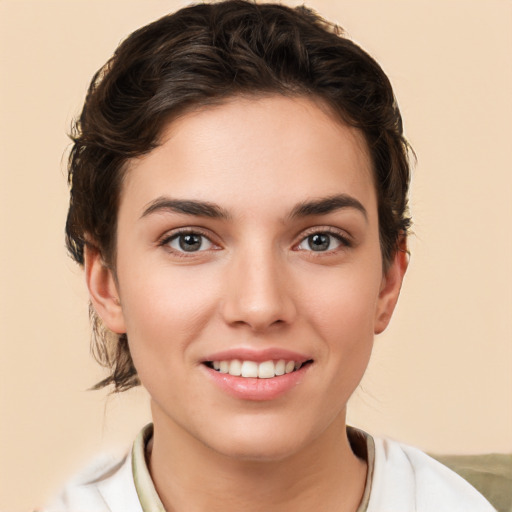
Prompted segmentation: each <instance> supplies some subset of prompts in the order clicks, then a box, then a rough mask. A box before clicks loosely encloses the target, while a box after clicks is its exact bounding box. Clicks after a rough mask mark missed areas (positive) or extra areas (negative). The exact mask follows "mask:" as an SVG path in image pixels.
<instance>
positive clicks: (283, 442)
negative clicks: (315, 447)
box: [203, 418, 315, 462]
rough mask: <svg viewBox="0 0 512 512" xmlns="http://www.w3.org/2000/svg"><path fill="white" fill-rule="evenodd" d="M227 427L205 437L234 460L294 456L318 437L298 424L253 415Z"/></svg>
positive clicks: (213, 447) (269, 459) (265, 459)
mask: <svg viewBox="0 0 512 512" xmlns="http://www.w3.org/2000/svg"><path fill="white" fill-rule="evenodd" d="M238 423H239V424H238V425H236V426H235V425H233V426H232V427H231V428H229V429H226V428H225V427H221V428H220V429H219V435H218V436H215V435H211V434H213V431H210V435H209V436H208V437H209V439H207V440H206V439H205V440H203V442H205V444H206V445H207V446H209V447H210V448H211V449H213V450H214V451H216V452H217V453H219V454H221V455H224V456H226V457H229V458H231V459H233V460H240V461H253V462H271V461H281V460H284V459H286V458H288V457H291V456H293V455H295V454H297V453H298V452H300V451H301V450H302V449H304V448H305V447H306V446H307V445H308V444H310V443H312V442H313V441H314V438H315V436H314V435H313V434H312V433H311V432H306V431H304V430H301V431H297V430H296V429H297V426H298V425H297V424H295V425H286V423H281V424H278V425H276V422H275V421H271V420H270V421H269V420H267V421H265V420H264V419H263V418H258V419H255V418H252V420H250V423H246V424H244V422H238Z"/></svg>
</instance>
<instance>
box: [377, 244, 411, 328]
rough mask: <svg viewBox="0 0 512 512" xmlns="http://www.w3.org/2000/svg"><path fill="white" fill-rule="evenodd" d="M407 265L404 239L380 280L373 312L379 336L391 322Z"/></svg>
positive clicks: (407, 256) (407, 257) (407, 258)
mask: <svg viewBox="0 0 512 512" xmlns="http://www.w3.org/2000/svg"><path fill="white" fill-rule="evenodd" d="M408 265H409V253H408V251H407V240H406V238H405V237H404V238H403V240H402V241H401V242H400V245H399V248H398V250H397V251H396V254H395V256H394V258H393V261H392V262H391V265H390V266H389V268H388V270H387V272H386V273H385V275H384V276H383V278H382V285H381V289H380V292H379V298H378V302H377V309H376V312H375V329H374V332H375V334H380V333H381V332H382V331H384V329H386V327H387V326H388V324H389V321H390V320H391V316H392V315H393V311H394V310H395V306H396V303H397V301H398V296H399V295H400V289H401V288H402V282H403V279H404V275H405V272H406V270H407V267H408Z"/></svg>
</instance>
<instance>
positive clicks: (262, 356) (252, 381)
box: [200, 348, 312, 402]
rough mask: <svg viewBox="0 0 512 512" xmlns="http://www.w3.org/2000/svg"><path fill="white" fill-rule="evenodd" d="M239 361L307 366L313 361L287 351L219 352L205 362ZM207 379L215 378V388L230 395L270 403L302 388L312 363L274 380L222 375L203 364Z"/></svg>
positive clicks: (242, 350)
mask: <svg viewBox="0 0 512 512" xmlns="http://www.w3.org/2000/svg"><path fill="white" fill-rule="evenodd" d="M232 359H239V360H242V361H243V360H245V361H254V362H257V363H262V362H264V361H269V360H271V359H272V360H279V359H284V360H286V361H295V362H298V363H305V362H306V361H312V358H311V357H307V356H305V355H303V354H299V353H297V352H292V351H290V350H284V349H275V348H273V349H265V350H251V349H231V350H226V351H221V352H216V353H214V354H211V355H209V356H208V357H207V358H206V359H204V361H203V363H205V362H208V361H223V360H232ZM200 366H201V368H202V370H203V371H204V372H205V373H206V376H207V377H208V378H209V379H211V381H212V382H213V384H214V385H216V386H217V387H218V388H220V389H221V390H222V391H223V392H224V393H227V394H228V395H230V396H232V397H234V398H237V399H240V400H247V401H259V402H262V401H270V400H275V399H277V398H279V397H281V396H283V395H285V394H286V393H288V392H290V391H291V390H293V388H295V386H297V385H299V384H300V383H301V381H302V380H303V379H304V377H305V376H306V374H307V372H308V370H309V368H310V367H311V364H306V365H304V366H302V367H301V368H299V369H298V370H295V371H293V372H291V373H286V374H284V375H279V376H276V377H272V378H270V379H257V378H251V377H238V376H234V375H229V374H228V373H220V372H218V371H216V370H214V369H212V368H209V367H208V366H207V365H205V364H201V365H200Z"/></svg>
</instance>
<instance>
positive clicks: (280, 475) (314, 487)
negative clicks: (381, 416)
mask: <svg viewBox="0 0 512 512" xmlns="http://www.w3.org/2000/svg"><path fill="white" fill-rule="evenodd" d="M153 412H154V413H155V412H156V411H153ZM161 419H162V418H159V417H158V414H156V415H155V414H154V420H155V430H154V435H153V439H152V441H151V446H150V460H149V468H150V473H151V476H152V479H153V481H154V484H155V488H156V490H157V492H158V494H159V496H160V499H161V500H162V503H163V505H164V507H165V509H166V510H167V512H185V511H186V512H204V511H208V512H217V511H219V512H220V511H222V512H231V511H235V510H236V511H240V510H244V511H247V512H263V511H265V512H274V511H275V512H277V511H282V510H294V512H306V511H307V512H309V511H311V510H316V511H321V512H334V511H336V512H355V511H356V510H357V508H358V505H359V503H360V501H361V498H362V495H363V492H364V486H365V481H366V471H367V468H366V463H365V462H364V461H362V460H361V459H359V458H357V457H356V456H355V455H354V453H353V452H352V450H351V448H350V444H349V441H348V438H347V435H346V427H345V414H343V415H342V416H340V417H338V418H336V420H335V421H334V422H333V423H332V424H331V425H330V426H329V428H328V429H326V430H325V431H324V432H323V433H322V434H321V435H320V436H319V438H317V439H315V440H314V441H313V442H312V443H310V444H309V445H307V446H305V447H304V448H302V449H300V450H299V451H297V452H296V453H293V454H292V455H289V456H287V457H284V458H280V459H279V460H244V459H240V458H233V457H230V456H226V455H224V454H221V453H219V452H217V451H215V450H213V449H212V448H210V447H208V446H206V445H204V444H203V443H201V442H200V441H198V440H197V439H195V438H194V437H192V436H191V435H190V434H189V433H188V432H185V431H183V430H182V429H181V428H180V427H179V426H177V425H176V424H174V423H172V422H169V421H165V422H164V421H158V420H161Z"/></svg>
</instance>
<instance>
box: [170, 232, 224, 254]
mask: <svg viewBox="0 0 512 512" xmlns="http://www.w3.org/2000/svg"><path fill="white" fill-rule="evenodd" d="M162 245H167V246H169V247H170V248H171V249H174V250H175V251H178V252H198V251H207V250H208V249H211V248H212V247H214V244H213V243H212V242H211V240H209V239H208V238H207V237H206V236H204V235H202V234H201V233H192V232H189V233H178V234H176V235H173V236H171V237H170V238H168V239H166V240H164V241H163V244H162Z"/></svg>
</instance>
